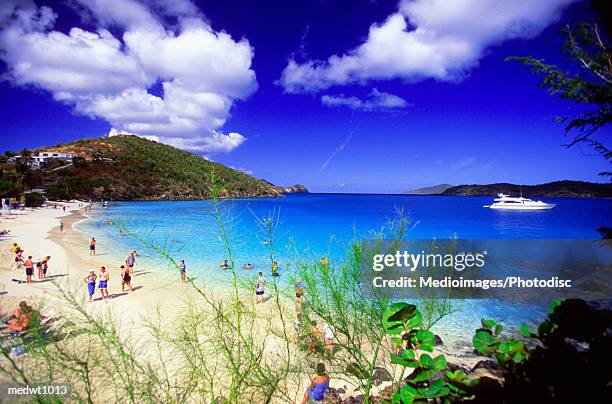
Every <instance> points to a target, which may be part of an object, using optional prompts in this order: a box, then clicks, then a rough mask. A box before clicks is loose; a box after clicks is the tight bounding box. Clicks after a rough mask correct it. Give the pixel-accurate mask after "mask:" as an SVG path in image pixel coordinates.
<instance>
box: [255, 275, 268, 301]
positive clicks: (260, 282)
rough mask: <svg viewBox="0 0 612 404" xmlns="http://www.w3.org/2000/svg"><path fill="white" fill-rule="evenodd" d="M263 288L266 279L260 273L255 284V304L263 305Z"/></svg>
mask: <svg viewBox="0 0 612 404" xmlns="http://www.w3.org/2000/svg"><path fill="white" fill-rule="evenodd" d="M265 286H266V278H264V276H263V273H261V272H260V273H259V277H258V278H257V282H256V283H255V303H263V301H264V293H265Z"/></svg>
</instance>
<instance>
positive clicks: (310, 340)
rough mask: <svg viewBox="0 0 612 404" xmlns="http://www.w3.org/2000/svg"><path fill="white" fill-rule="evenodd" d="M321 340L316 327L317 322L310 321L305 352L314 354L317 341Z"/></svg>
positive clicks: (319, 332)
mask: <svg viewBox="0 0 612 404" xmlns="http://www.w3.org/2000/svg"><path fill="white" fill-rule="evenodd" d="M322 339H323V335H321V331H319V327H317V322H316V321H314V320H312V323H311V324H310V335H309V336H308V337H306V345H307V347H308V349H307V351H308V352H316V351H317V349H318V348H319V341H321V340H322Z"/></svg>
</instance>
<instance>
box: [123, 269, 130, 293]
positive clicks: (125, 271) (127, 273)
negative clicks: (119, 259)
mask: <svg viewBox="0 0 612 404" xmlns="http://www.w3.org/2000/svg"><path fill="white" fill-rule="evenodd" d="M126 286H127V287H128V288H129V290H130V293H132V277H131V276H130V270H129V269H127V268H126V267H125V265H121V291H122V292H123V291H124V290H125V287H126Z"/></svg>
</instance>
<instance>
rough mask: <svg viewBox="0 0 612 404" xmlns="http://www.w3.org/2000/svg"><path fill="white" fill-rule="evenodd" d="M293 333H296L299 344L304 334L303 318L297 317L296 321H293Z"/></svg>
mask: <svg viewBox="0 0 612 404" xmlns="http://www.w3.org/2000/svg"><path fill="white" fill-rule="evenodd" d="M293 331H295V336H296V339H297V341H298V343H299V341H300V335H301V332H302V316H297V317H296V318H295V320H293Z"/></svg>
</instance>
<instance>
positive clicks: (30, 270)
mask: <svg viewBox="0 0 612 404" xmlns="http://www.w3.org/2000/svg"><path fill="white" fill-rule="evenodd" d="M23 266H24V267H25V270H26V282H27V283H32V275H33V274H34V263H33V262H32V256H31V255H30V256H28V259H27V260H25V261H24V262H23Z"/></svg>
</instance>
